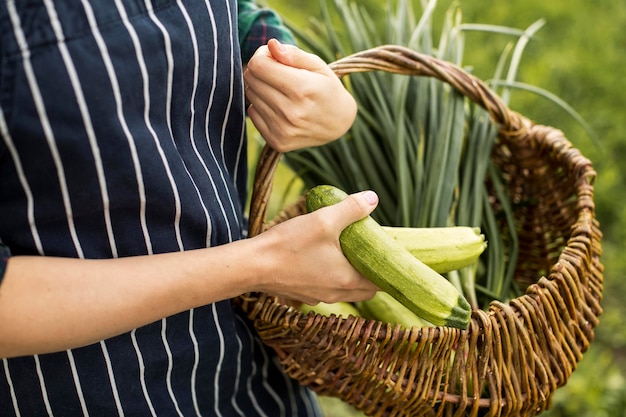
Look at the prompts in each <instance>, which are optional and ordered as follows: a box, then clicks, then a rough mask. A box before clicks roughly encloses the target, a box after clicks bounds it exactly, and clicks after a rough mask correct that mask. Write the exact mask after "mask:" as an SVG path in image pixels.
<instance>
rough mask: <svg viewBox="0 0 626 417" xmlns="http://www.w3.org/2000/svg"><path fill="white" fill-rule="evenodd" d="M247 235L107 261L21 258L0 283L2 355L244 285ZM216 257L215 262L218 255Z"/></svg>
mask: <svg viewBox="0 0 626 417" xmlns="http://www.w3.org/2000/svg"><path fill="white" fill-rule="evenodd" d="M250 246H251V245H250V244H249V243H247V242H245V241H242V242H236V243H234V244H230V245H224V246H219V247H214V248H210V249H202V250H195V251H188V252H181V253H171V254H161V255H153V256H141V257H132V258H123V259H110V260H78V259H67V258H51V257H20V256H16V257H13V258H11V260H10V261H9V264H8V267H7V270H6V274H5V277H4V280H3V282H2V285H0V357H8V356H19V355H26V354H33V353H44V352H52V351H59V350H65V349H69V348H73V347H78V346H83V345H87V344H90V343H94V342H97V341H99V340H101V339H105V338H108V337H112V336H115V335H118V334H121V333H124V332H126V331H129V330H132V329H133V328H136V327H140V326H142V325H145V324H148V323H151V322H153V321H156V320H159V319H160V318H163V317H167V316H169V315H172V314H175V313H178V312H181V311H185V310H187V309H190V308H194V307H197V306H200V305H205V304H209V303H211V302H214V301H218V300H223V299H227V298H231V297H234V296H236V295H238V294H240V293H242V292H245V291H247V290H248V289H247V288H246V283H253V282H255V279H254V278H253V277H252V276H251V273H252V272H253V271H254V268H253V267H251V266H250V265H244V263H243V262H242V260H245V259H254V256H252V254H251V253H246V252H245V251H246V250H248V249H247V248H248V247H250ZM218 260H219V261H218Z"/></svg>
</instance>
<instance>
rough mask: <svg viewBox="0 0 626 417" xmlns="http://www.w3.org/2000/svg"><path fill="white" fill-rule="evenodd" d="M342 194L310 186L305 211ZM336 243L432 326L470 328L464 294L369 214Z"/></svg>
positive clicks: (331, 188) (363, 271)
mask: <svg viewBox="0 0 626 417" xmlns="http://www.w3.org/2000/svg"><path fill="white" fill-rule="evenodd" d="M347 196H348V195H347V194H346V193H345V192H344V191H342V190H340V189H338V188H337V187H334V186H330V185H320V186H317V187H314V188H313V189H311V190H310V191H309V192H308V193H307V197H306V207H307V211H308V212H312V211H314V210H317V209H319V208H322V207H327V206H331V205H333V204H336V203H339V202H340V201H342V200H343V199H345V198H346V197H347ZM339 242H340V244H341V249H342V251H343V253H344V255H345V256H346V258H347V259H348V261H349V262H350V263H351V264H352V266H353V267H354V268H355V269H356V270H357V271H359V272H360V273H361V274H362V275H363V276H365V277H366V278H368V279H370V280H371V281H372V282H374V283H375V284H376V285H377V286H378V287H379V288H380V289H381V290H383V291H385V292H387V293H389V294H390V295H391V296H392V297H393V298H395V299H396V300H398V301H399V302H400V303H401V304H402V305H404V306H405V307H406V308H408V309H409V310H410V311H412V312H413V313H414V314H416V315H417V316H419V317H421V318H423V319H424V320H426V321H428V322H430V323H432V324H434V325H437V326H439V325H441V326H450V327H456V328H461V329H465V328H467V327H468V326H469V322H470V316H471V307H470V305H469V303H468V302H467V300H466V299H465V298H464V297H463V295H462V294H460V293H459V292H458V291H457V289H456V288H455V287H454V285H452V283H450V281H448V280H447V279H446V278H445V277H443V276H442V275H441V274H439V273H438V272H436V271H435V270H433V269H432V268H430V267H428V266H427V265H426V264H424V263H423V262H421V261H420V260H419V259H417V258H415V257H414V256H413V255H411V253H410V252H409V251H407V250H406V249H405V248H404V247H403V246H402V245H401V244H400V243H398V242H397V241H396V240H395V239H394V238H392V237H391V236H389V234H388V233H387V232H385V230H384V229H383V228H382V226H380V225H379V224H378V223H377V222H376V221H375V220H374V219H373V218H372V217H371V216H367V217H366V218H364V219H361V220H359V221H357V222H355V223H353V224H351V225H349V226H348V227H346V228H345V229H344V230H343V231H342V233H341V235H340V238H339Z"/></svg>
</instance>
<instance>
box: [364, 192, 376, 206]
mask: <svg viewBox="0 0 626 417" xmlns="http://www.w3.org/2000/svg"><path fill="white" fill-rule="evenodd" d="M362 195H363V199H365V201H366V202H367V204H369V205H370V206H373V205H374V204H376V203H378V195H377V194H376V193H375V192H374V191H363V193H362Z"/></svg>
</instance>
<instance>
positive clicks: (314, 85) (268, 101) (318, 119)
mask: <svg viewBox="0 0 626 417" xmlns="http://www.w3.org/2000/svg"><path fill="white" fill-rule="evenodd" d="M244 80H245V86H246V99H247V101H248V103H249V107H248V116H249V117H250V119H251V120H252V122H253V123H254V125H255V126H256V128H257V129H258V131H259V132H260V133H261V135H262V136H263V137H264V138H265V140H266V141H267V142H268V143H269V144H270V146H272V147H273V148H274V149H276V150H277V151H279V152H288V151H292V150H294V149H301V148H306V147H310V146H319V145H323V144H325V143H328V142H330V141H333V140H335V139H337V138H339V137H340V136H341V135H343V134H344V133H346V132H347V130H348V129H349V128H350V126H352V123H353V122H354V119H355V117H356V112H357V107H356V102H355V101H354V98H353V97H352V96H351V95H350V93H348V91H347V90H346V89H345V88H344V86H343V84H342V83H341V81H340V80H339V78H338V77H337V76H336V75H335V73H334V72H333V71H332V70H331V69H330V68H329V67H328V65H327V64H326V63H325V62H324V61H322V59H321V58H319V57H318V56H316V55H313V54H309V53H306V52H304V51H302V50H301V49H299V48H297V47H295V46H292V45H283V44H281V43H280V42H278V41H277V40H275V39H272V40H270V41H269V42H268V44H267V46H262V47H260V48H259V49H258V50H257V52H256V53H255V54H254V56H253V57H252V58H251V59H250V62H249V63H248V65H247V68H246V70H245V72H244Z"/></svg>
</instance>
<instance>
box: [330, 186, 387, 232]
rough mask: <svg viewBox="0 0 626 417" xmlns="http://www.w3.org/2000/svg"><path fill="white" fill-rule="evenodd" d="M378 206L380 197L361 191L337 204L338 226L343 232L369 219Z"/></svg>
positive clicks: (373, 193) (371, 192)
mask: <svg viewBox="0 0 626 417" xmlns="http://www.w3.org/2000/svg"><path fill="white" fill-rule="evenodd" d="M377 205H378V195H377V194H376V193H375V192H374V191H369V190H368V191H361V192H359V193H355V194H350V195H349V196H348V197H346V198H345V199H344V200H343V201H341V202H339V203H338V204H335V205H334V206H331V207H334V208H335V209H336V210H337V211H336V212H335V213H336V215H337V217H336V221H337V226H338V227H339V228H340V229H341V230H343V229H345V228H346V227H347V226H349V225H351V224H352V223H354V222H356V221H358V220H361V219H363V218H365V217H367V216H368V215H369V214H371V213H372V211H374V209H375V208H376V206H377Z"/></svg>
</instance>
